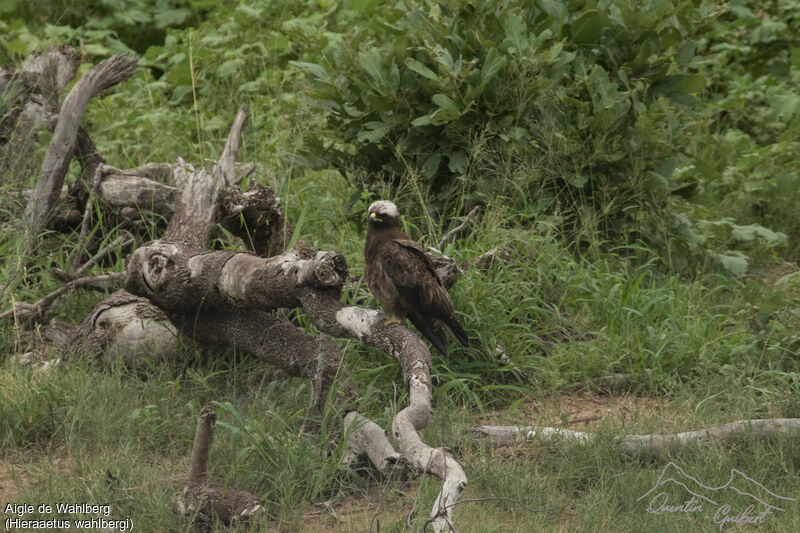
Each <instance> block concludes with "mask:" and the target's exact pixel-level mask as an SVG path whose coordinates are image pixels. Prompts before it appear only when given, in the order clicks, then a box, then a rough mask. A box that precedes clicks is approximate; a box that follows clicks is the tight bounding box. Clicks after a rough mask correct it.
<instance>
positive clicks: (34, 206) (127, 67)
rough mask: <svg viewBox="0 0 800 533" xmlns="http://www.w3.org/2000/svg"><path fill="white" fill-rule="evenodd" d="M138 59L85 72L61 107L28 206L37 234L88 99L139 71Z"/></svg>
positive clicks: (113, 62) (113, 60) (121, 60)
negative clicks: (137, 69)
mask: <svg viewBox="0 0 800 533" xmlns="http://www.w3.org/2000/svg"><path fill="white" fill-rule="evenodd" d="M136 65H137V62H136V60H134V59H130V58H127V57H124V56H113V57H111V58H109V59H106V60H105V61H103V62H101V63H99V64H98V65H97V66H95V67H94V68H93V69H92V70H90V71H89V72H87V73H86V74H84V75H83V76H82V77H81V79H80V80H78V83H76V84H75V86H74V87H73V88H72V90H71V91H70V92H69V94H68V95H67V97H66V99H65V100H64V104H63V105H62V106H61V111H60V112H59V115H58V117H59V118H58V123H57V125H56V127H55V131H54V132H53V138H52V139H51V141H50V147H49V148H48V150H47V154H46V155H45V158H44V161H43V162H42V169H41V172H40V174H39V178H38V179H37V181H36V186H35V187H34V190H33V196H32V197H31V199H30V201H29V202H28V205H27V207H26V208H25V223H26V229H27V231H28V232H29V235H31V237H35V236H36V235H38V233H39V232H40V231H41V230H42V229H43V228H44V227H45V226H46V225H47V222H48V221H49V219H50V217H52V215H53V207H54V206H55V204H56V201H57V200H58V197H59V194H60V192H61V188H62V185H63V184H64V177H65V176H66V174H67V169H68V168H69V163H70V160H71V159H72V156H73V154H74V152H75V147H76V144H77V137H78V136H77V134H78V128H79V127H80V122H81V118H82V117H83V112H84V110H85V109H86V105H87V104H88V103H89V100H91V99H92V98H94V97H95V96H96V95H97V94H99V93H100V92H101V91H103V90H105V89H107V88H109V87H111V86H113V85H115V84H117V83H119V82H120V81H122V80H124V79H126V78H128V77H130V76H131V75H132V74H133V73H134V72H136Z"/></svg>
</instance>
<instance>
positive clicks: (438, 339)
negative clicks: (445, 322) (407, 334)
mask: <svg viewBox="0 0 800 533" xmlns="http://www.w3.org/2000/svg"><path fill="white" fill-rule="evenodd" d="M408 319H409V320H410V321H411V323H412V324H414V327H415V328H417V330H418V331H419V332H420V333H422V335H423V337H425V338H426V339H428V340H429V341H430V343H431V344H433V347H434V348H436V349H437V350H439V352H440V353H441V354H442V355H443V356H445V357H447V337H445V334H444V330H443V329H442V328H438V327H436V326H435V325H434V324H433V323H431V322H428V321H426V320H425V319H423V318H421V317H419V316H417V315H415V314H414V313H409V315H408Z"/></svg>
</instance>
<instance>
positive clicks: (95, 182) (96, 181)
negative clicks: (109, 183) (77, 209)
mask: <svg viewBox="0 0 800 533" xmlns="http://www.w3.org/2000/svg"><path fill="white" fill-rule="evenodd" d="M102 180H103V167H102V165H97V167H96V168H95V171H94V174H93V175H92V183H91V191H90V192H89V196H88V198H87V199H86V205H85V206H84V209H83V220H82V222H81V233H80V235H79V236H78V244H77V253H76V254H75V259H74V262H73V265H72V266H73V268H75V267H77V266H78V264H79V263H80V260H81V255H82V254H81V252H82V251H83V248H84V241H85V240H86V237H87V236H88V235H89V221H90V218H91V216H92V200H93V199H94V198H95V197H96V196H97V190H98V189H99V188H100V182H101V181H102Z"/></svg>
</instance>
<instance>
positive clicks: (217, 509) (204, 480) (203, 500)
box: [178, 405, 263, 531]
mask: <svg viewBox="0 0 800 533" xmlns="http://www.w3.org/2000/svg"><path fill="white" fill-rule="evenodd" d="M216 416H217V413H216V411H215V409H214V408H213V407H211V406H210V405H207V406H205V407H203V409H201V410H200V415H199V416H198V417H197V429H196V430H195V434H194V444H193V446H192V459H191V463H190V466H189V475H188V476H187V483H186V486H185V487H184V488H183V492H182V493H181V495H180V496H179V497H178V508H179V509H180V511H181V514H182V515H184V516H185V517H188V518H192V519H193V520H194V521H195V522H196V525H197V526H198V527H196V529H200V530H204V531H205V530H207V529H209V526H210V525H211V524H213V522H214V521H215V520H219V521H221V522H222V523H223V524H226V525H227V524H230V523H231V522H232V521H233V520H245V519H247V518H249V517H250V516H252V515H253V514H255V513H256V512H258V511H260V510H261V509H263V506H262V505H261V501H260V500H259V499H258V498H257V497H255V496H254V495H252V494H250V493H249V492H244V491H240V490H236V489H232V488H230V487H217V486H215V485H213V484H211V483H209V482H208V452H209V449H210V448H211V441H212V437H213V435H214V424H215V421H216Z"/></svg>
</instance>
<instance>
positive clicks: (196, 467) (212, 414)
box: [188, 405, 217, 483]
mask: <svg viewBox="0 0 800 533" xmlns="http://www.w3.org/2000/svg"><path fill="white" fill-rule="evenodd" d="M216 420H217V411H216V410H215V409H214V408H213V407H211V406H210V405H207V406H205V407H203V408H202V409H201V410H200V415H199V416H198V417H197V429H196V430H195V432H194V445H193V446H192V462H191V464H190V466H189V475H188V479H189V483H198V482H200V483H202V482H204V481H205V480H206V478H207V477H208V451H209V449H211V438H212V436H213V435H214V423H215V422H216Z"/></svg>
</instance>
